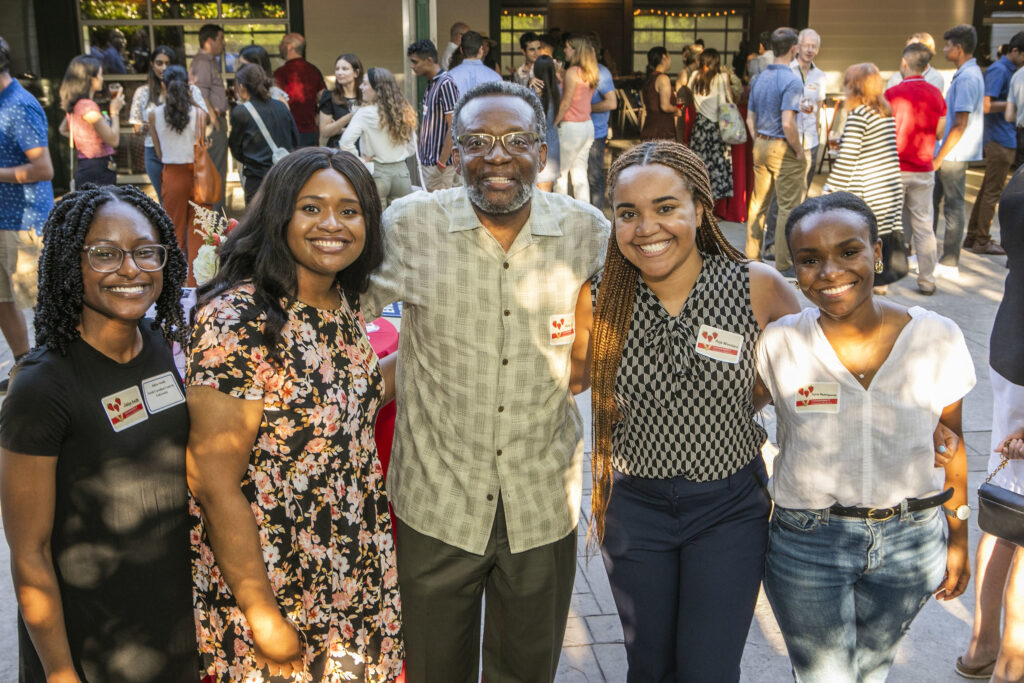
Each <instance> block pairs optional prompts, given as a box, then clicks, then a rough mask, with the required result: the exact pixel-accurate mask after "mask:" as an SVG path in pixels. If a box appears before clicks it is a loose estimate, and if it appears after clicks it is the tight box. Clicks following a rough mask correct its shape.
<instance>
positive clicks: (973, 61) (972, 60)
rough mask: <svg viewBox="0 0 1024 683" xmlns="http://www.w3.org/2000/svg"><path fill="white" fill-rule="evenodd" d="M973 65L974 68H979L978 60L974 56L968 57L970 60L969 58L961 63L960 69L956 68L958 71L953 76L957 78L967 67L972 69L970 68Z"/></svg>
mask: <svg viewBox="0 0 1024 683" xmlns="http://www.w3.org/2000/svg"><path fill="white" fill-rule="evenodd" d="M972 67H973V68H975V69H977V68H978V60H976V59H975V58H974V57H971V58H970V59H968V60H967V61H966V62H964V63H963V64H961V65H960V68H959V69H957V70H956V73H954V74H953V78H956V77H957V76H959V75H960V74H962V73H963V72H964V71H966V70H967V69H970V68H972Z"/></svg>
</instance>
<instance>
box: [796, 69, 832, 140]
mask: <svg viewBox="0 0 1024 683" xmlns="http://www.w3.org/2000/svg"><path fill="white" fill-rule="evenodd" d="M789 68H790V69H792V71H793V73H795V74H796V75H797V77H799V78H800V82H801V83H803V84H804V88H803V93H802V95H801V98H803V97H806V98H808V99H810V100H812V101H813V102H814V111H813V112H812V113H810V114H805V113H803V112H802V111H798V112H797V114H796V129H797V130H798V131H800V141H801V142H802V143H803V146H804V149H814V148H815V147H817V146H818V144H819V143H820V140H819V138H818V124H819V121H820V117H819V114H820V113H821V103H822V102H824V101H825V79H826V77H825V72H824V71H822V70H821V69H819V68H818V67H816V66H815V65H814V62H811V68H810V70H809V71H808V72H807V75H806V76H805V75H804V72H803V70H801V69H800V60H799V59H794V60H793V61H792V62H790V63H789Z"/></svg>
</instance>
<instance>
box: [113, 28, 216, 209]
mask: <svg viewBox="0 0 1024 683" xmlns="http://www.w3.org/2000/svg"><path fill="white" fill-rule="evenodd" d="M177 59H178V57H177V55H176V54H175V52H174V50H173V49H172V48H170V47H167V46H166V45H157V46H156V48H154V49H153V54H152V55H151V56H150V58H149V76H148V77H147V78H146V82H145V83H144V84H143V85H140V86H139V87H138V88H136V89H135V92H134V93H133V94H132V106H131V108H130V109H129V110H128V123H130V124H132V126H134V127H135V132H136V133H145V134H146V139H145V141H144V145H145V149H146V157H145V158H146V175H147V176H149V182H150V183H151V184H152V185H153V191H154V192H156V196H157V199H158V200H159V199H160V189H161V188H160V176H161V174H162V172H163V164H161V163H160V159H159V158H158V157H157V155H156V150H154V149H153V136H152V135H150V132H149V114H150V112H152V111H153V110H154V109H156V108H157V107H159V106H160V105H161V104H163V101H164V71H165V70H166V69H167V67H169V66H171V65H172V64H174V63H175V62H176V61H177ZM189 95H190V96H191V99H192V104H194V105H196V106H197V107H199V108H200V109H202V110H203V111H204V112H205V111H206V100H205V99H203V93H202V91H201V90H199V86H197V85H190V86H189Z"/></svg>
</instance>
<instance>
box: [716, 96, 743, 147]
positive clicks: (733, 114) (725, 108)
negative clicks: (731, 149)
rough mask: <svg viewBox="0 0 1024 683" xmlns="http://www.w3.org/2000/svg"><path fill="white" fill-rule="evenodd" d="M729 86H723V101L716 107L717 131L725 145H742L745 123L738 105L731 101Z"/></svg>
mask: <svg viewBox="0 0 1024 683" xmlns="http://www.w3.org/2000/svg"><path fill="white" fill-rule="evenodd" d="M730 90H731V88H730V87H729V85H728V84H726V86H725V93H726V94H725V102H721V103H719V107H718V131H719V133H720V134H721V135H722V142H724V143H725V144H727V145H742V144H743V143H745V142H746V141H747V125H746V124H745V123H744V122H743V117H742V116H740V110H739V107H737V106H736V105H735V104H734V103H733V101H732V94H731V93H730V92H729V91H730Z"/></svg>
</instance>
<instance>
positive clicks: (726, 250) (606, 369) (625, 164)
mask: <svg viewBox="0 0 1024 683" xmlns="http://www.w3.org/2000/svg"><path fill="white" fill-rule="evenodd" d="M653 164H659V165H661V166H667V167H668V168H671V169H672V170H673V171H675V172H676V174H677V175H678V176H679V177H680V178H681V179H682V180H683V183H684V184H685V185H686V187H687V189H688V190H689V191H690V194H691V195H692V196H693V200H694V202H695V203H700V205H701V206H702V207H703V209H704V212H703V213H704V215H703V217H702V218H701V222H700V225H699V226H698V227H697V235H696V244H697V249H698V251H700V253H701V254H708V255H712V254H718V255H722V256H726V257H728V258H729V259H731V260H733V261H736V262H738V263H739V262H744V261H746V258H745V257H744V255H743V253H742V252H740V251H739V250H738V249H736V247H734V246H732V245H731V244H729V241H728V240H727V239H726V238H725V235H723V234H722V231H721V229H720V228H719V227H718V221H717V220H716V219H715V216H714V212H713V209H714V206H715V200H714V197H713V196H712V194H711V181H710V180H709V179H708V171H707V168H706V167H705V166H704V162H703V161H702V160H701V158H700V157H699V156H697V155H696V154H695V153H694V152H692V151H691V150H690V148H689V147H686V146H685V145H681V144H679V143H678V142H668V141H666V140H650V141H648V142H644V143H641V144H640V145H637V146H636V147H633V148H632V149H630V150H628V151H626V152H624V153H623V154H622V155H621V156H620V157H619V158H618V159H616V160H615V163H614V164H612V167H611V170H609V171H608V195H609V196H610V197H614V196H615V188H616V186H617V185H618V181H619V176H621V175H622V172H623V171H625V170H626V169H627V168H632V167H633V166H650V165H653ZM638 274H639V270H638V269H637V267H636V266H634V265H633V264H632V263H630V262H629V261H628V260H626V257H625V256H623V255H622V252H621V251H620V250H619V245H618V242H616V241H615V230H614V227H613V229H612V234H611V237H610V238H609V239H608V251H607V253H606V256H605V264H604V273H603V275H602V277H601V289H600V291H599V292H598V295H597V307H596V309H595V311H594V342H593V344H594V350H593V367H592V370H591V378H592V383H591V384H592V387H593V402H592V410H593V418H594V419H593V425H594V447H593V451H592V454H591V465H592V472H593V477H594V489H593V494H592V496H591V503H590V508H591V516H590V537H591V540H592V541H593V540H596V542H597V544H600V543H601V541H602V540H603V539H604V515H605V511H606V510H607V509H608V500H609V498H610V497H611V492H612V460H611V455H612V425H613V424H614V423H615V422H617V421H618V419H619V413H618V410H617V409H616V407H615V395H614V393H615V378H616V376H617V375H618V372H619V363H620V362H621V360H622V345H623V344H624V343H625V341H626V334H627V333H628V332H629V323H630V318H631V317H632V315H633V297H634V292H635V288H636V279H637V276H638Z"/></svg>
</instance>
